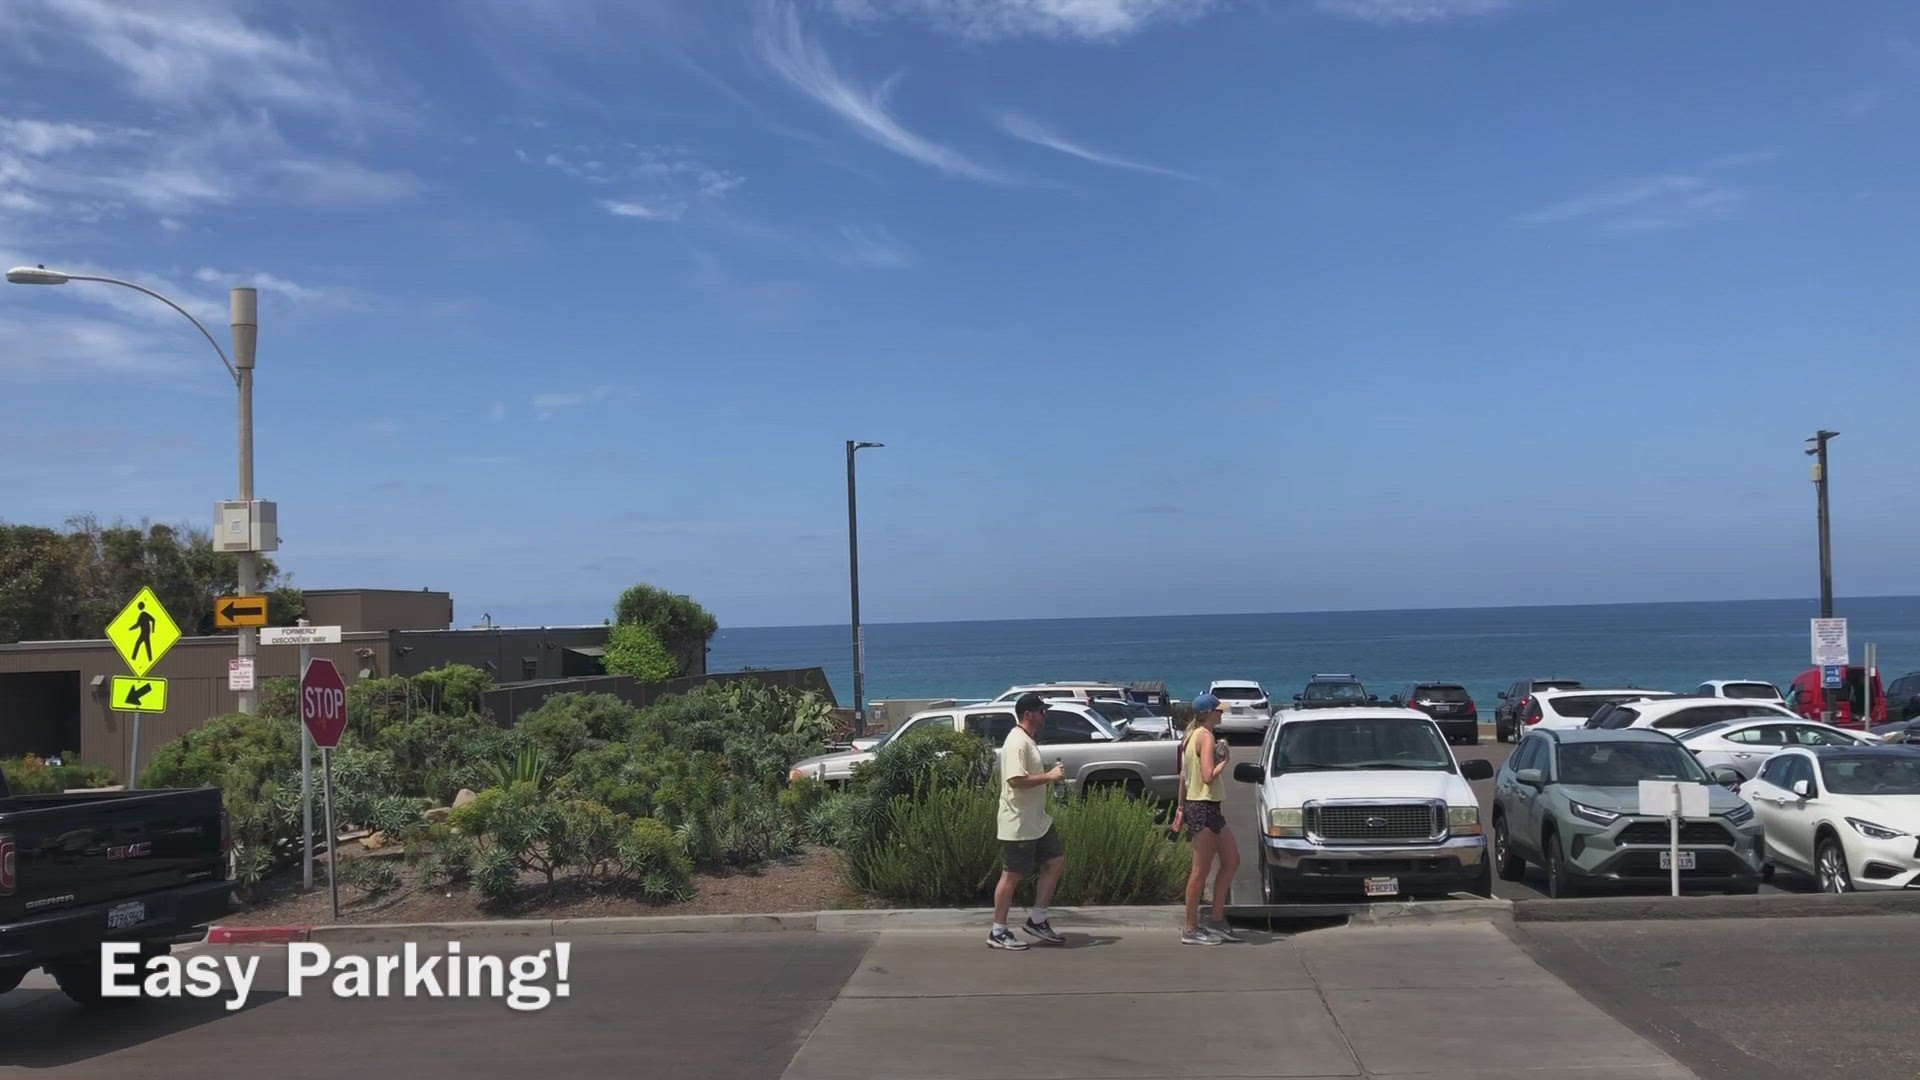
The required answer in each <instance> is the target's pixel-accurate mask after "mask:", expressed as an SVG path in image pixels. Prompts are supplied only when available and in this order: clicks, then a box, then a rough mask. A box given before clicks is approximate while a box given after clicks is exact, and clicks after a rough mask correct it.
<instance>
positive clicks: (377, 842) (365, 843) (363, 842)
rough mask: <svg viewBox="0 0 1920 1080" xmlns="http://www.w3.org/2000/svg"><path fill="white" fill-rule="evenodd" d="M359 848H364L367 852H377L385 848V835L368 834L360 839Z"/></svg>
mask: <svg viewBox="0 0 1920 1080" xmlns="http://www.w3.org/2000/svg"><path fill="white" fill-rule="evenodd" d="M360 846H361V847H363V848H366V849H367V850H368V851H379V850H380V849H381V848H383V847H386V846H387V834H386V833H382V832H370V833H368V834H367V835H365V836H363V837H361V838H360Z"/></svg>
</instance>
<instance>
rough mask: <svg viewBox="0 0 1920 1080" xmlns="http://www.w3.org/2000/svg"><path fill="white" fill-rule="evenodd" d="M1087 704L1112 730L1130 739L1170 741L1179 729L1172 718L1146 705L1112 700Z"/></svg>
mask: <svg viewBox="0 0 1920 1080" xmlns="http://www.w3.org/2000/svg"><path fill="white" fill-rule="evenodd" d="M1087 704H1088V705H1089V706H1091V707H1092V709H1093V711H1094V712H1097V713H1099V714H1100V715H1101V716H1104V717H1106V718H1107V723H1109V724H1112V725H1113V727H1114V730H1116V731H1118V732H1120V734H1122V735H1124V736H1126V737H1127V738H1130V739H1134V738H1153V739H1171V738H1173V737H1174V736H1175V735H1176V734H1178V730H1179V729H1177V728H1176V727H1174V724H1173V718H1172V717H1170V716H1165V715H1162V714H1160V713H1158V712H1155V711H1154V710H1153V709H1152V708H1151V707H1149V706H1146V705H1140V704H1137V703H1135V702H1131V701H1116V700H1114V699H1112V698H1095V699H1094V700H1092V701H1089V702H1087Z"/></svg>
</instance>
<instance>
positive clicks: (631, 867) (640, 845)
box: [620, 818, 693, 904]
mask: <svg viewBox="0 0 1920 1080" xmlns="http://www.w3.org/2000/svg"><path fill="white" fill-rule="evenodd" d="M620 862H621V864H622V866H623V868H624V869H625V871H626V873H627V874H628V875H630V876H632V877H633V878H634V879H635V881H636V882H637V883H638V885H639V887H640V893H641V895H643V896H645V897H646V898H647V899H649V900H652V901H653V902H654V903H656V904H670V903H675V902H678V901H681V900H686V899H690V898H691V897H692V896H693V867H692V863H691V861H690V860H689V859H688V858H687V853H686V851H685V850H684V849H682V848H681V847H680V844H679V842H678V841H677V840H675V839H674V835H673V830H672V829H669V828H667V826H666V823H665V822H661V821H656V820H654V819H653V818H641V819H640V820H639V821H636V822H634V823H633V825H632V826H631V827H630V828H628V830H627V832H626V835H624V836H622V837H621V838H620Z"/></svg>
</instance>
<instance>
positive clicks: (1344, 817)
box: [1233, 705, 1493, 904]
mask: <svg viewBox="0 0 1920 1080" xmlns="http://www.w3.org/2000/svg"><path fill="white" fill-rule="evenodd" d="M1492 776H1493V763H1492V762H1490V761H1486V760H1483V759H1476V760H1472V761H1466V762H1461V761H1459V760H1457V759H1456V758H1455V757H1454V756H1453V748H1452V747H1451V746H1449V745H1447V738H1446V736H1445V735H1442V734H1441V733H1440V728H1439V726H1438V725H1436V724H1435V723H1434V722H1433V718H1432V717H1429V716H1428V715H1427V714H1426V713H1423V712H1417V711H1415V710H1413V709H1397V708H1383V707H1381V706H1378V705H1361V706H1355V707H1347V708H1333V709H1314V710H1311V711H1299V712H1296V711H1286V712H1282V713H1281V714H1280V716H1279V717H1278V718H1277V719H1276V720H1275V722H1274V724H1273V726H1272V728H1271V729H1270V730H1269V731H1268V732H1267V737H1266V739H1265V741H1263V742H1262V743H1261V745H1260V756H1259V757H1258V758H1256V759H1255V760H1253V761H1250V762H1241V763H1240V764H1238V765H1235V766H1234V768H1233V778H1234V779H1235V780H1238V781H1241V782H1243V783H1249V784H1257V785H1259V789H1260V794H1259V797H1258V800H1257V802H1258V805H1259V813H1260V817H1259V819H1258V821H1257V823H1256V824H1257V826H1258V828H1259V830H1260V871H1259V872H1260V891H1261V894H1262V896H1263V897H1264V898H1265V900H1266V902H1267V903H1269V904H1279V903H1285V902H1287V901H1289V900H1292V899H1294V898H1295V897H1297V896H1299V895H1301V894H1305V893H1319V894H1323V895H1325V894H1331V895H1333V896H1336V897H1342V898H1346V899H1350V900H1356V901H1357V900H1362V899H1367V898H1373V897H1394V896H1400V895H1402V894H1408V893H1425V894H1444V893H1451V892H1461V891H1464V892H1470V893H1473V894H1474V895H1476V896H1491V895H1493V864H1492V862H1491V860H1489V859H1488V858H1487V838H1486V836H1484V835H1483V833H1482V828H1481V823H1480V802H1479V800H1478V799H1477V798H1476V797H1475V796H1474V793H1473V788H1472V787H1471V786H1470V784H1469V781H1473V780H1487V779H1491V778H1492Z"/></svg>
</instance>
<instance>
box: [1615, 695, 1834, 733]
mask: <svg viewBox="0 0 1920 1080" xmlns="http://www.w3.org/2000/svg"><path fill="white" fill-rule="evenodd" d="M1749 718H1753V719H1760V718H1775V719H1780V720H1798V719H1800V717H1799V716H1798V715H1796V714H1795V713H1794V711H1793V710H1792V709H1789V708H1787V707H1786V706H1785V705H1774V704H1772V703H1770V702H1765V701H1732V700H1729V699H1727V698H1717V697H1669V698H1651V699H1648V700H1645V701H1622V702H1617V703H1615V704H1614V705H1612V706H1610V707H1606V708H1602V709H1598V710H1596V711H1595V712H1594V714H1593V716H1592V717H1591V718H1589V719H1588V720H1587V723H1586V726H1587V727H1590V728H1609V729H1611V728H1655V729H1658V730H1660V731H1671V732H1673V733H1674V734H1676V735H1677V734H1679V733H1680V732H1683V731H1692V730H1693V729H1694V728H1699V727H1706V726H1707V725H1708V724H1717V723H1719V722H1720V721H1722V720H1746V719H1749Z"/></svg>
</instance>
